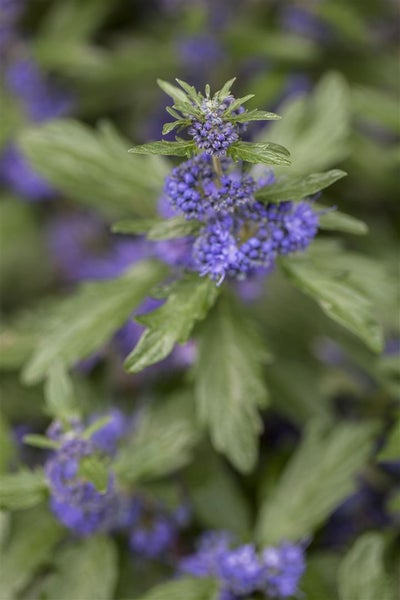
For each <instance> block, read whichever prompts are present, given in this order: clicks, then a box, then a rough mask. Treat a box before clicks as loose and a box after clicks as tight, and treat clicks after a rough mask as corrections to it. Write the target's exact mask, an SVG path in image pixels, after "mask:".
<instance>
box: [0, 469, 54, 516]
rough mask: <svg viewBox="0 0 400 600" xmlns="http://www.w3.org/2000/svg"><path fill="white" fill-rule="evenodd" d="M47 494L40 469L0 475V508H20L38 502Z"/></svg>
mask: <svg viewBox="0 0 400 600" xmlns="http://www.w3.org/2000/svg"><path fill="white" fill-rule="evenodd" d="M46 495H47V485H46V481H45V479H44V475H43V472H42V471H28V470H24V471H18V472H16V473H9V474H6V475H2V476H1V477H0V509H5V510H21V509H23V508H29V507H31V506H35V504H39V503H40V502H42V500H44V499H45V497H46Z"/></svg>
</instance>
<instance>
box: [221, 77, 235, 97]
mask: <svg viewBox="0 0 400 600" xmlns="http://www.w3.org/2000/svg"><path fill="white" fill-rule="evenodd" d="M235 81H236V77H232V79H229V80H228V81H227V82H226V83H224V85H223V86H222V88H221V89H220V90H219V92H218V98H219V99H220V100H224V99H225V98H226V97H227V96H229V94H230V92H231V87H232V86H233V84H234V83H235Z"/></svg>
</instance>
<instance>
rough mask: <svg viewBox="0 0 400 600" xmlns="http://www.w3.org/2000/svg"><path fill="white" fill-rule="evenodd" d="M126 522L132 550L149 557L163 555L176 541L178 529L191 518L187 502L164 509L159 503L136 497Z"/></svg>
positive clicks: (153, 557)
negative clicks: (129, 520)
mask: <svg viewBox="0 0 400 600" xmlns="http://www.w3.org/2000/svg"><path fill="white" fill-rule="evenodd" d="M132 508H133V510H132V512H131V515H132V518H131V523H130V524H129V525H128V529H129V530H130V533H129V546H130V549H131V550H132V552H134V553H135V554H138V555H140V556H143V557H144V558H148V559H153V560H154V559H159V558H162V557H165V556H166V555H167V552H168V551H170V550H171V549H172V548H173V547H174V545H175V544H176V541H177V538H178V533H179V529H181V528H182V527H186V525H187V524H188V521H189V519H190V511H189V508H188V506H187V505H185V504H182V505H181V506H179V507H178V508H177V509H175V510H174V511H167V510H166V509H165V507H164V506H162V505H161V504H159V503H158V504H154V503H149V502H145V501H144V500H143V499H139V498H136V499H135V500H134V504H133V507H132Z"/></svg>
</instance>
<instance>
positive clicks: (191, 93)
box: [176, 79, 201, 106]
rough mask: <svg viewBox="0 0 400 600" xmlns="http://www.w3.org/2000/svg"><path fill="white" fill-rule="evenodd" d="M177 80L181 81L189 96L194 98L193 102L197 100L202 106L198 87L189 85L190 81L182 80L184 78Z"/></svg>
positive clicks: (180, 83)
mask: <svg viewBox="0 0 400 600" xmlns="http://www.w3.org/2000/svg"><path fill="white" fill-rule="evenodd" d="M176 81H177V82H178V83H179V85H180V86H181V88H183V89H184V90H185V92H186V94H187V95H188V97H189V98H190V99H191V100H193V102H195V103H196V104H197V105H198V106H200V104H201V102H200V94H198V93H197V91H196V88H194V87H193V86H192V85H189V84H188V83H186V81H182V79H176ZM186 101H187V100H186Z"/></svg>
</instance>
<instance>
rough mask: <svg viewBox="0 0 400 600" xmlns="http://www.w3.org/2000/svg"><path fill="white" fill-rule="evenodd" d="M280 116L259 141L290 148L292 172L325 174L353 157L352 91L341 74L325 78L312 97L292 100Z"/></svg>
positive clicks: (261, 135) (325, 76) (281, 109)
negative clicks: (272, 141)
mask: <svg viewBox="0 0 400 600" xmlns="http://www.w3.org/2000/svg"><path fill="white" fill-rule="evenodd" d="M280 114H281V115H282V119H281V120H280V121H277V122H275V123H272V124H271V126H269V127H268V129H267V130H266V131H265V133H264V132H262V133H261V134H260V136H259V138H258V141H259V142H263V141H264V139H265V138H266V136H268V137H269V138H272V139H273V140H275V141H276V142H277V143H278V144H282V145H283V146H285V147H286V148H290V157H291V161H292V169H291V170H292V172H296V173H310V172H316V171H323V170H325V169H327V168H329V167H331V166H335V165H337V163H338V162H339V161H340V160H343V159H344V158H345V157H346V156H347V155H348V154H349V151H350V145H349V135H350V109H349V90H348V88H347V83H346V81H345V79H344V78H343V76H342V75H341V74H339V73H335V72H332V73H328V74H326V75H324V76H323V77H322V78H321V80H320V81H319V83H318V85H317V86H316V87H315V88H314V91H313V93H312V94H311V95H310V96H304V97H296V98H295V99H290V100H288V102H287V103H286V104H285V105H284V106H283V107H281V108H280Z"/></svg>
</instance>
